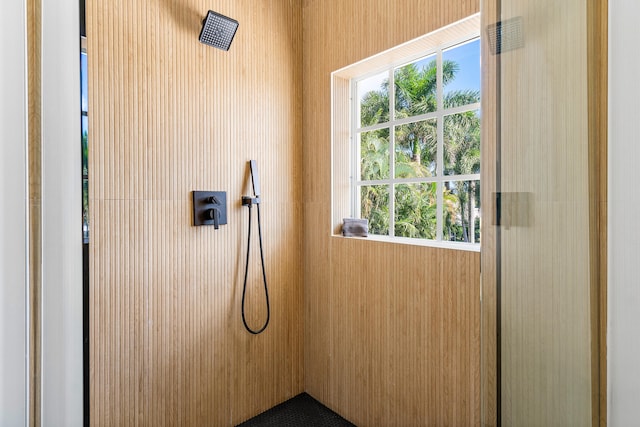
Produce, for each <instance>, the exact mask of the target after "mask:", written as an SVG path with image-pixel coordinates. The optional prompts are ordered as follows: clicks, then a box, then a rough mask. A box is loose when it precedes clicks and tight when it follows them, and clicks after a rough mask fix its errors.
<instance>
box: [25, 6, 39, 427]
mask: <svg viewBox="0 0 640 427" xmlns="http://www.w3.org/2000/svg"><path fill="white" fill-rule="evenodd" d="M41 33H42V31H41V3H40V0H28V1H27V46H28V47H27V55H28V59H27V61H28V63H27V73H28V80H29V81H28V91H29V96H28V102H29V107H28V108H29V316H30V317H29V327H30V329H29V372H28V378H29V380H28V381H29V420H30V422H31V425H40V421H41V404H40V402H41V397H42V396H41V353H42V349H41V338H42V337H41V327H40V326H41V313H42V304H41V299H42V219H41V218H42V215H41V214H42V197H41V195H42V168H41V147H42V125H41V112H42V107H41V99H42V90H41V68H42V67H41V53H40V52H41V36H42V34H41Z"/></svg>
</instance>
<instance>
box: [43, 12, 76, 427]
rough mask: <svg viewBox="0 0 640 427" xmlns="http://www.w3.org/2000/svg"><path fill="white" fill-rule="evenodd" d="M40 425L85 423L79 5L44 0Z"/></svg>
mask: <svg viewBox="0 0 640 427" xmlns="http://www.w3.org/2000/svg"><path fill="white" fill-rule="evenodd" d="M42 134H43V141H42V164H43V170H42V182H43V188H42V190H43V195H42V253H43V257H42V259H43V263H42V420H43V423H42V424H43V426H69V427H72V426H81V425H82V218H81V216H82V214H81V212H82V211H81V208H82V199H81V195H82V188H81V183H82V181H81V163H80V162H81V160H80V159H81V157H80V153H81V151H80V24H79V2H78V0H57V1H43V2H42Z"/></svg>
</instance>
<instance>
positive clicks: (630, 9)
mask: <svg viewBox="0 0 640 427" xmlns="http://www.w3.org/2000/svg"><path fill="white" fill-rule="evenodd" d="M638 22H640V1H638V0H609V225H608V228H609V266H608V271H609V280H608V281H609V285H608V292H609V297H608V303H609V307H608V322H609V323H608V325H609V333H608V365H609V366H608V371H609V372H608V376H609V385H608V396H609V405H608V406H609V410H608V413H609V425H610V426H612V427H617V426H632V425H638V423H639V422H640V421H639V420H640V223H639V222H638V218H640V188H639V187H640V185H639V182H638V179H637V178H635V176H636V173H637V171H638V168H639V167H640V56H639V55H638V49H637V44H638V41H640V25H638Z"/></svg>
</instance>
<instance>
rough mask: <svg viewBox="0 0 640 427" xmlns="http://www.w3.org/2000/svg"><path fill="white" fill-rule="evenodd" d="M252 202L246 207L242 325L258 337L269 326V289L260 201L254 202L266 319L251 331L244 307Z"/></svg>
mask: <svg viewBox="0 0 640 427" xmlns="http://www.w3.org/2000/svg"><path fill="white" fill-rule="evenodd" d="M253 203H254V202H253V201H249V203H247V204H246V205H247V207H248V208H249V231H248V232H247V262H246V263H245V267H244V284H243V285H242V323H244V327H245V328H246V330H247V331H249V332H251V333H252V334H254V335H258V334H259V333H261V332H262V331H264V330H265V329H267V325H268V324H269V317H270V315H271V309H270V307H269V289H268V288H267V273H266V271H265V267H264V251H263V249H262V226H261V225H260V201H259V199H257V200H256V202H255V205H256V209H257V210H258V239H259V241H260V262H261V264H262V282H263V283H264V297H265V301H266V305H267V319H266V320H265V322H264V325H262V327H261V328H260V329H258V330H255V329H251V327H250V326H249V324H248V323H247V319H246V316H245V313H244V305H245V297H246V295H247V278H248V276H249V252H250V248H251V206H252V204H253Z"/></svg>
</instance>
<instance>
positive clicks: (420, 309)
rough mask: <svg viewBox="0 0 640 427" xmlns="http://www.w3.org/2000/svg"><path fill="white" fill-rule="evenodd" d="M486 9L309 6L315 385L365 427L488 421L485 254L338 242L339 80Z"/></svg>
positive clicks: (309, 349)
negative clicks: (484, 412) (483, 402)
mask: <svg viewBox="0 0 640 427" xmlns="http://www.w3.org/2000/svg"><path fill="white" fill-rule="evenodd" d="M478 10H479V2H478V1H475V0H468V1H462V2H444V1H438V0H433V1H426V2H425V1H417V0H403V1H396V2H388V1H383V0H375V1H364V0H357V1H350V2H345V1H339V0H304V1H303V26H304V52H305V55H304V57H303V63H304V66H303V72H304V92H305V98H304V103H303V105H304V141H305V143H304V155H303V162H304V163H303V166H304V171H305V177H304V180H303V187H304V195H305V205H304V218H305V225H304V236H305V239H304V251H305V252H304V254H305V258H304V259H305V263H304V273H305V295H304V298H305V299H304V301H305V304H304V307H305V313H304V314H305V351H304V353H305V389H306V390H307V392H309V393H310V394H312V395H313V396H315V397H316V398H318V399H320V400H321V401H322V402H323V403H325V404H327V405H328V406H329V407H331V408H333V409H334V410H336V411H337V412H339V413H340V414H342V415H343V416H345V417H346V418H348V419H350V420H351V421H353V422H354V423H356V424H357V425H360V426H424V425H433V426H441V425H477V424H478V423H479V419H480V401H479V396H480V389H479V387H480V377H479V375H480V359H479V358H480V342H479V340H480V311H479V289H480V284H479V280H480V264H479V263H480V256H479V254H478V253H474V252H463V251H449V250H439V249H433V248H426V247H419V246H411V245H408V246H405V245H394V244H385V243H380V242H370V241H366V240H350V239H344V238H341V237H331V236H330V234H331V232H332V230H331V225H330V224H331V215H332V212H331V203H332V200H331V121H330V120H331V96H330V95H331V88H330V74H331V72H333V71H335V70H338V69H340V68H342V67H344V66H347V65H350V64H353V63H355V62H356V61H359V60H361V59H364V58H367V57H369V56H371V55H373V54H376V53H378V52H381V51H383V50H386V49H388V48H391V47H394V46H396V45H398V44H400V43H402V42H405V41H408V40H411V39H413V38H416V37H418V36H421V35H423V34H426V33H429V32H431V31H433V30H436V29H438V28H440V27H442V26H444V25H446V24H449V23H452V22H455V21H458V20H460V19H462V18H465V17H467V16H469V15H472V14H474V13H477V12H478Z"/></svg>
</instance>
